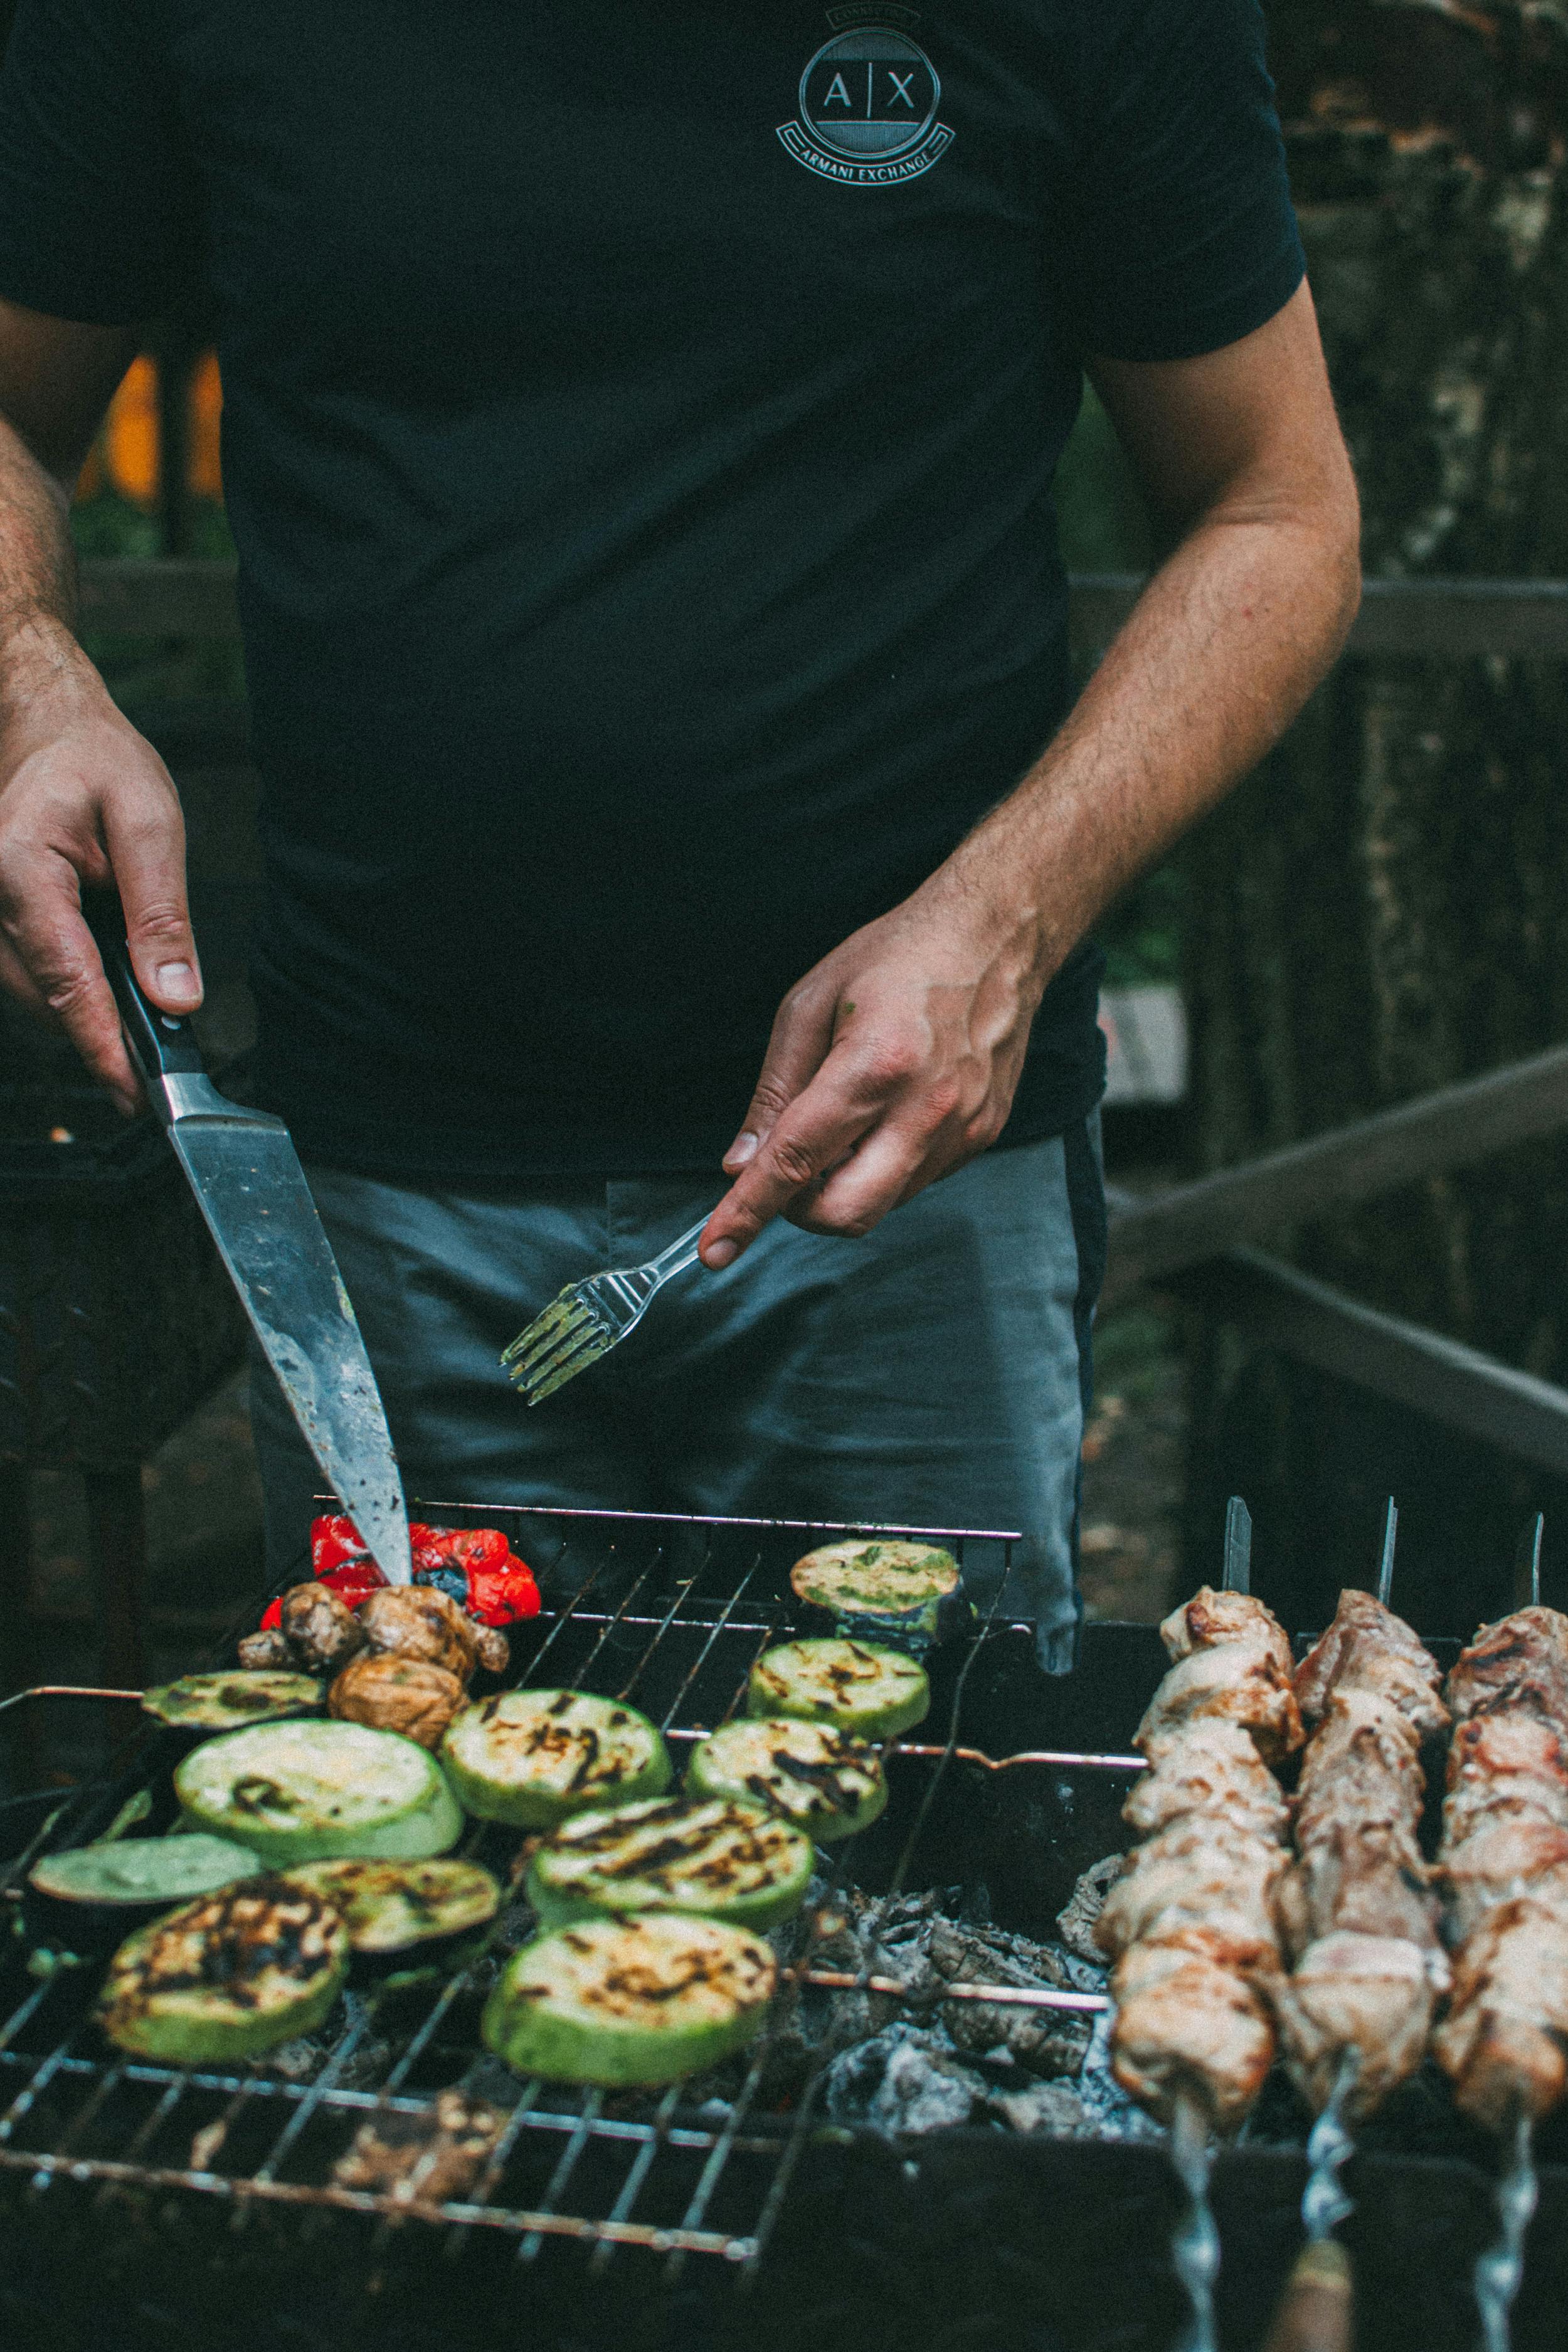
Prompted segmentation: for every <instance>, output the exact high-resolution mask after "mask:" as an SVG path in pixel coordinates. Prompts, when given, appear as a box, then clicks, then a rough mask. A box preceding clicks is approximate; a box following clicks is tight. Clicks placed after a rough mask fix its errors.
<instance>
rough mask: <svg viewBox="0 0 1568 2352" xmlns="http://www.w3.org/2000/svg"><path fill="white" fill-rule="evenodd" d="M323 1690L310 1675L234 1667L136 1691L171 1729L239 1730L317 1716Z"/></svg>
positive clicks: (150, 1711)
mask: <svg viewBox="0 0 1568 2352" xmlns="http://www.w3.org/2000/svg"><path fill="white" fill-rule="evenodd" d="M325 1701H326V1690H325V1687H324V1685H322V1684H321V1683H319V1682H318V1681H317V1680H316V1677H315V1675H294V1674H287V1675H284V1674H267V1673H258V1672H255V1671H253V1670H252V1671H247V1669H246V1668H245V1667H243V1666H237V1667H235V1668H234V1669H233V1670H232V1671H231V1672H230V1673H228V1674H226V1675H181V1676H180V1679H179V1681H178V1682H174V1683H160V1685H158V1688H157V1689H156V1690H150V1691H146V1692H144V1693H143V1694H142V1706H143V1708H144V1709H145V1711H146V1712H147V1714H149V1715H154V1716H156V1717H157V1718H158V1721H159V1722H160V1723H166V1724H169V1725H171V1726H172V1727H174V1730H176V1731H208V1732H212V1731H243V1730H244V1729H245V1728H246V1727H247V1725H248V1724H252V1723H279V1722H282V1721H283V1720H284V1719H285V1718H286V1717H289V1716H294V1715H320V1714H321V1709H322V1706H324V1704H325Z"/></svg>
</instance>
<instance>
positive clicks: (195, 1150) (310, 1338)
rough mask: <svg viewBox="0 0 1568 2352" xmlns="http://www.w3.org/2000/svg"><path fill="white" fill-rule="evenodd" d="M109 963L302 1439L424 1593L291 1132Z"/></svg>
mask: <svg viewBox="0 0 1568 2352" xmlns="http://www.w3.org/2000/svg"><path fill="white" fill-rule="evenodd" d="M103 959H104V966H105V970H106V971H107V972H108V974H109V978H110V983H111V985H112V987H113V989H114V994H115V1001H116V1003H118V1005H119V1007H120V1018H121V1024H122V1025H123V1027H124V1030H125V1037H126V1043H127V1045H128V1046H129V1047H130V1051H131V1055H132V1060H133V1061H134V1062H135V1064H136V1066H137V1068H138V1069H139V1070H140V1072H141V1074H142V1083H143V1085H144V1086H145V1087H146V1089H147V1098H148V1100H149V1102H150V1103H151V1104H152V1107H153V1111H154V1112H155V1113H156V1115H157V1117H158V1118H159V1119H160V1120H161V1121H162V1122H163V1126H164V1127H165V1128H166V1129H167V1130H168V1136H169V1141H170V1143H171V1144H172V1145H173V1146H174V1153H175V1156H176V1158H177V1159H178V1160H179V1162H180V1165H181V1167H182V1168H183V1169H184V1171H185V1175H186V1177H187V1179H188V1180H189V1182H190V1187H191V1190H192V1192H194V1193H195V1198H196V1205H197V1207H198V1208H199V1209H200V1210H201V1213H202V1215H203V1216H204V1217H205V1220H206V1224H207V1230H208V1232H209V1233H210V1234H211V1235H212V1237H213V1240H214V1242H215V1243H216V1246H217V1252H218V1255H219V1256H220V1257H221V1258H222V1260H223V1262H224V1265H226V1267H227V1269H228V1273H229V1276H230V1278H231V1279H232V1281H233V1283H234V1286H235V1288H236V1290H237V1292H238V1293H239V1299H240V1304H241V1306H242V1307H244V1308H245V1311H246V1313H247V1316H248V1317H249V1318H250V1325H251V1328H252V1329H253V1330H254V1332H255V1333H256V1337H257V1339H258V1341H259V1342H260V1345H261V1349H262V1352H263V1353H264V1354H265V1356H266V1358H267V1360H268V1363H269V1364H270V1365H271V1367H272V1369H273V1370H274V1372H276V1374H277V1375H278V1381H279V1386H280V1387H281V1389H282V1391H283V1394H284V1396H285V1397H286V1398H287V1399H288V1402H289V1409H290V1411H291V1412H292V1413H293V1415H294V1418H295V1420H296V1421H297V1422H298V1423H299V1425H300V1434H301V1436H302V1437H303V1438H304V1440H305V1443H306V1444H307V1445H308V1446H309V1447H310V1452H311V1453H312V1454H314V1456H315V1458H316V1461H317V1463H318V1465H320V1468H321V1474H322V1475H323V1477H324V1478H325V1479H326V1482H327V1485H328V1486H330V1487H331V1490H332V1492H333V1493H334V1494H335V1495H337V1496H338V1497H339V1499H340V1500H341V1501H342V1507H343V1508H344V1510H345V1511H346V1512H347V1513H348V1515H349V1517H351V1518H352V1519H353V1523H354V1525H355V1527H356V1528H358V1529H359V1532H360V1534H361V1536H362V1537H363V1539H364V1541H365V1543H366V1544H367V1545H368V1546H369V1547H370V1550H371V1552H372V1554H373V1556H374V1559H375V1561H376V1563H377V1565H378V1566H379V1568H380V1569H381V1571H382V1573H383V1575H384V1576H385V1577H386V1578H387V1579H388V1580H390V1581H391V1582H392V1583H394V1584H409V1583H412V1581H413V1577H414V1562H413V1556H412V1554H411V1552H410V1549H409V1541H408V1510H407V1506H406V1504H405V1501H404V1496H403V1481H402V1479H401V1477H400V1476H399V1475H398V1469H397V1459H396V1456H395V1454H394V1453H393V1450H392V1436H391V1433H390V1432H389V1430H388V1428H387V1425H386V1414H385V1412H384V1408H383V1405H382V1402H381V1391H380V1390H379V1389H378V1388H377V1386H376V1382H375V1374H374V1372H373V1371H372V1370H371V1366H370V1358H369V1357H368V1356H367V1355H366V1353H365V1347H364V1341H363V1339H362V1337H361V1336H360V1328H359V1323H358V1320H357V1319H356V1318H355V1315H354V1310H353V1305H352V1303H351V1301H350V1298H349V1295H348V1292H347V1291H346V1290H345V1289H344V1288H343V1283H342V1276H341V1275H340V1274H339V1272H338V1267H337V1261H336V1259H335V1258H334V1257H333V1255H332V1253H331V1245H330V1244H329V1243H328V1240H327V1236H326V1234H324V1233H323V1231H322V1230H321V1219H320V1217H319V1216H318V1215H317V1213H316V1204H315V1202H314V1201H313V1200H312V1199H311V1197H310V1187H309V1185H308V1184H307V1183H306V1181H305V1171H304V1170H303V1169H302V1168H301V1167H300V1156H299V1154H298V1152H297V1151H296V1150H295V1149H294V1145H293V1140H292V1139H291V1137H290V1136H289V1130H288V1129H287V1128H286V1127H285V1126H284V1124H283V1121H282V1120H281V1119H280V1118H272V1117H271V1115H270V1114H269V1113H268V1112H266V1111H256V1110H247V1109H246V1108H244V1107H243V1106H241V1105H240V1104H238V1103H232V1102H230V1101H228V1100H227V1098H226V1097H225V1096H223V1095H220V1094H219V1092H218V1090H217V1088H216V1087H215V1086H214V1084H213V1082H212V1080H211V1079H210V1078H209V1077H208V1076H207V1074H206V1071H205V1067H204V1066H203V1063H202V1057H201V1054H200V1051H199V1049H198V1047H197V1045H196V1041H195V1034H194V1033H193V1031H192V1029H191V1025H190V1023H189V1022H188V1021H183V1020H180V1019H179V1018H177V1017H176V1016H175V1015H174V1014H173V1013H161V1012H159V1010H158V1009H157V1007H156V1006H155V1005H153V1004H150V1003H148V1001H147V999H146V998H145V997H144V996H143V995H142V991H141V989H140V987H139V986H138V985H137V982H136V976H135V974H134V972H133V971H132V969H131V961H130V958H129V956H128V955H127V954H126V952H125V950H124V948H123V946H113V945H109V944H105V945H104V946H103Z"/></svg>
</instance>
